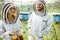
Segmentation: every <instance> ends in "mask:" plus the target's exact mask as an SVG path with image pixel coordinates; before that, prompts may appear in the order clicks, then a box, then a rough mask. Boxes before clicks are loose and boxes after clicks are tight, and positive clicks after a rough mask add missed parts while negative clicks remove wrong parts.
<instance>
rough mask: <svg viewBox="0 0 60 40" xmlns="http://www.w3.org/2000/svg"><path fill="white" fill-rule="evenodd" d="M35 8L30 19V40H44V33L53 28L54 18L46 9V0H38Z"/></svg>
mask: <svg viewBox="0 0 60 40" xmlns="http://www.w3.org/2000/svg"><path fill="white" fill-rule="evenodd" d="M33 9H34V11H33V12H32V14H31V16H30V18H29V20H28V32H29V40H43V35H46V34H48V33H49V32H50V30H51V27H52V19H51V17H50V16H49V15H48V13H47V11H46V3H45V1H44V0H36V2H35V3H34V5H33Z"/></svg>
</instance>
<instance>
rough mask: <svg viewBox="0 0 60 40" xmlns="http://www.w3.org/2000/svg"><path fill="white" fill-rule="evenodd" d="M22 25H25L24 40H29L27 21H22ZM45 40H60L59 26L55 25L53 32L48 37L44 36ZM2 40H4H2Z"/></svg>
mask: <svg viewBox="0 0 60 40" xmlns="http://www.w3.org/2000/svg"><path fill="white" fill-rule="evenodd" d="M21 22H22V25H23V30H24V33H23V37H24V40H28V31H27V21H26V20H21ZM43 39H44V40H60V26H59V24H55V23H54V24H53V26H52V29H51V32H50V33H49V34H48V35H44V37H43ZM0 40H2V39H1V38H0Z"/></svg>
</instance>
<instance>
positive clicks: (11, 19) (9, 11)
mask: <svg viewBox="0 0 60 40" xmlns="http://www.w3.org/2000/svg"><path fill="white" fill-rule="evenodd" d="M15 33H16V34H17V33H20V34H22V24H21V21H20V19H19V10H18V8H17V7H16V6H15V5H14V4H12V3H7V4H5V5H4V6H3V9H2V20H1V21H0V37H1V38H3V40H11V36H12V35H14V34H15Z"/></svg>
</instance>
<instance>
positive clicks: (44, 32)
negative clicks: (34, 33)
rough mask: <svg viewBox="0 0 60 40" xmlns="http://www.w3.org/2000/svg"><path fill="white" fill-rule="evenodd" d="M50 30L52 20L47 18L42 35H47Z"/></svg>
mask: <svg viewBox="0 0 60 40" xmlns="http://www.w3.org/2000/svg"><path fill="white" fill-rule="evenodd" d="M51 28H52V19H51V17H50V16H49V18H48V21H47V25H46V27H45V28H44V30H42V34H48V33H49V32H50V30H51Z"/></svg>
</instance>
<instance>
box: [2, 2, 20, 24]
mask: <svg viewBox="0 0 60 40" xmlns="http://www.w3.org/2000/svg"><path fill="white" fill-rule="evenodd" d="M11 7H16V6H15V5H13V4H12V3H7V4H5V5H4V6H3V9H2V20H3V21H4V22H5V23H9V21H8V19H7V12H8V10H9V9H10V8H11ZM18 16H19V12H18V14H17V17H15V19H14V21H13V22H12V23H15V22H16V21H17V19H18Z"/></svg>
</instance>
